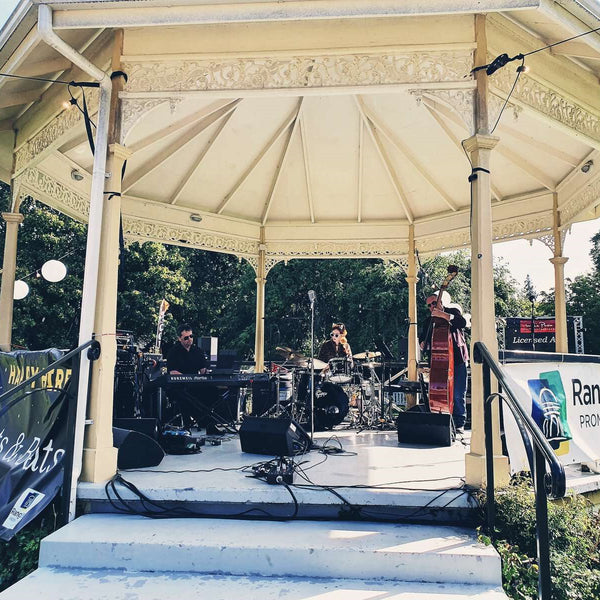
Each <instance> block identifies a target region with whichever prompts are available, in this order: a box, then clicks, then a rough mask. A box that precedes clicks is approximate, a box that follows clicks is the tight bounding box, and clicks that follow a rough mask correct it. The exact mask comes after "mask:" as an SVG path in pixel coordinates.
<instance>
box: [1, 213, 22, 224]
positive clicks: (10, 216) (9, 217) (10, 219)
mask: <svg viewBox="0 0 600 600" xmlns="http://www.w3.org/2000/svg"><path fill="white" fill-rule="evenodd" d="M2 218H3V219H4V220H5V221H6V222H7V223H22V222H23V219H24V218H25V216H24V215H23V214H21V213H11V212H3V213H2Z"/></svg>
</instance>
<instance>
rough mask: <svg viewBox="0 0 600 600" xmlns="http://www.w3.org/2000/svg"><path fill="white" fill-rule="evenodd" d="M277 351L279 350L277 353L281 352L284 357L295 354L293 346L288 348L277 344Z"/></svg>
mask: <svg viewBox="0 0 600 600" xmlns="http://www.w3.org/2000/svg"><path fill="white" fill-rule="evenodd" d="M275 352H277V354H280V355H281V356H284V357H286V358H287V357H288V356H290V355H291V354H294V351H293V350H292V349H291V348H288V347H287V346H277V347H276V348H275Z"/></svg>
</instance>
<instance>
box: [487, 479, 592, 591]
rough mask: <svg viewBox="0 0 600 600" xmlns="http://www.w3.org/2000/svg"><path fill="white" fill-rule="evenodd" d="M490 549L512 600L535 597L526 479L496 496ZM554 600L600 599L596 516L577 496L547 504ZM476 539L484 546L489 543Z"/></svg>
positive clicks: (531, 511)
mask: <svg viewBox="0 0 600 600" xmlns="http://www.w3.org/2000/svg"><path fill="white" fill-rule="evenodd" d="M496 510H497V513H496V530H495V542H494V545H495V547H496V549H497V550H498V552H499V554H500V556H501V557H502V574H503V583H504V589H505V591H506V592H507V594H508V595H509V596H510V597H511V598H515V599H524V598H531V599H532V600H534V599H536V598H537V577H538V565H537V559H536V537H535V522H536V520H535V503H534V496H533V492H532V489H531V482H530V479H528V478H516V479H515V481H514V485H512V486H510V487H508V488H506V489H504V490H500V491H499V492H498V493H497V494H496ZM548 522H549V530H550V557H551V573H552V584H553V590H554V592H553V598H554V600H596V599H597V598H600V516H599V515H598V513H596V512H594V511H593V510H592V507H591V505H590V504H589V502H588V501H587V500H586V499H585V498H583V497H582V496H570V497H567V498H565V499H564V500H562V501H557V502H549V503H548ZM480 539H481V540H482V541H484V542H487V543H489V542H490V538H489V537H488V536H485V535H481V536H480Z"/></svg>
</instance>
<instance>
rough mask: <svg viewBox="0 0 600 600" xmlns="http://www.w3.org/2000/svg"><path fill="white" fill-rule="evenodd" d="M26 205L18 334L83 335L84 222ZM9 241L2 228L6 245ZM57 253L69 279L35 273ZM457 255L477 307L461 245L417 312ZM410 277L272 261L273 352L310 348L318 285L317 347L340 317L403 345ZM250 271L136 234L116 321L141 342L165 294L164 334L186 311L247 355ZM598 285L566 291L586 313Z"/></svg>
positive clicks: (62, 341)
mask: <svg viewBox="0 0 600 600" xmlns="http://www.w3.org/2000/svg"><path fill="white" fill-rule="evenodd" d="M0 192H2V193H1V195H0V203H1V204H2V210H7V209H8V206H9V204H8V197H9V196H8V188H7V187H6V186H3V188H2V189H1V190H0ZM21 210H22V212H23V214H24V215H25V220H24V223H23V225H22V227H21V229H20V233H19V246H18V263H17V278H19V277H25V276H28V277H27V282H28V283H29V285H30V287H31V291H30V294H29V295H28V296H27V297H26V298H25V299H24V300H20V301H15V313H14V332H13V342H14V344H16V345H19V346H23V347H27V348H31V349H37V348H43V347H49V346H57V347H71V346H73V345H75V344H76V342H77V336H78V328H79V323H78V319H79V311H80V303H81V287H82V278H83V266H84V257H85V243H86V229H87V228H86V225H85V224H81V223H78V222H76V221H73V220H72V219H70V218H69V217H66V216H65V215H63V214H61V213H59V212H57V211H55V210H52V209H50V208H48V207H45V206H43V205H41V204H39V203H38V202H36V201H34V200H32V199H26V200H25V201H24V202H23V204H22V207H21ZM3 244H4V235H3V230H2V231H0V250H1V249H2V247H3ZM65 255H66V256H65ZM61 256H65V258H64V262H65V263H66V264H67V265H68V275H67V277H66V278H65V279H64V280H63V281H61V282H59V283H50V282H47V281H45V280H43V279H41V278H37V277H36V276H35V273H36V271H37V270H39V268H40V267H41V265H42V264H43V263H44V262H45V261H46V260H48V259H50V258H59V257H61ZM595 257H596V259H595V265H596V267H595V275H594V277H596V279H595V280H594V281H595V284H594V285H596V288H597V287H598V278H599V277H600V276H599V275H598V265H600V238H599V239H598V240H596V242H595ZM450 264H455V265H457V266H458V267H459V273H458V275H457V277H456V278H455V279H454V281H453V282H452V283H451V284H450V287H449V290H448V291H449V293H450V294H451V297H452V302H455V303H458V304H460V305H461V307H462V309H463V312H470V290H471V268H470V258H469V255H468V254H467V253H466V252H454V253H450V254H447V255H441V256H437V257H435V258H433V259H431V260H427V261H424V262H423V264H422V267H421V269H420V271H419V283H418V295H419V301H418V319H419V321H422V320H423V319H424V318H425V317H426V316H427V314H428V311H427V308H426V306H425V302H424V300H425V298H426V297H427V296H428V295H429V294H431V293H432V292H434V291H436V290H437V289H438V288H439V285H440V283H441V282H442V281H443V279H444V277H445V275H446V273H447V267H448V265H450ZM494 275H495V309H496V314H497V315H498V316H515V315H518V314H520V313H522V312H523V309H524V306H525V305H524V292H523V291H522V290H521V288H520V287H519V285H518V284H517V282H516V281H515V280H514V279H513V278H512V277H511V275H510V272H509V270H508V268H507V266H506V265H505V264H503V263H497V264H496V265H495V267H494ZM590 277H591V276H590ZM405 278H406V274H405V273H404V271H403V270H402V268H401V267H400V266H398V265H397V264H395V263H393V262H386V261H382V260H375V259H345V260H331V259H327V260H325V259H324V260H292V261H289V263H287V264H285V263H279V264H277V265H275V267H273V269H272V270H271V271H270V272H269V275H268V279H267V286H266V299H265V351H266V356H267V358H270V357H272V358H276V355H275V354H274V353H273V350H274V349H275V347H276V346H289V347H292V348H294V349H300V350H303V351H305V352H306V351H309V350H310V303H309V300H308V296H307V292H308V290H309V289H312V290H315V292H316V296H317V301H316V305H315V345H316V346H317V347H318V345H319V344H321V343H322V342H323V341H324V340H325V339H327V338H328V334H329V329H330V327H331V324H332V323H333V322H340V321H341V322H343V323H345V324H346V326H347V328H348V340H349V342H350V344H351V346H352V348H353V351H354V352H361V351H363V350H373V349H374V348H375V342H376V341H377V340H380V339H381V340H383V341H385V342H386V343H387V344H388V345H389V346H390V348H391V349H392V351H393V352H394V353H396V352H397V351H398V350H399V348H400V346H401V345H402V340H403V339H404V338H406V337H407V335H408V325H409V324H408V319H407V317H408V308H407V307H408V287H407V283H406V279H405ZM254 280H255V273H254V270H253V269H252V267H251V266H250V265H249V264H248V263H247V262H246V261H240V260H238V259H237V258H236V257H233V256H229V255H225V254H217V253H214V252H205V251H200V250H195V249H192V248H183V247H178V246H167V245H164V244H158V243H154V242H147V243H144V244H139V243H132V244H128V245H126V246H125V247H124V248H123V249H122V252H121V257H120V271H119V293H118V305H117V319H118V322H117V327H118V328H119V329H124V330H130V331H132V332H133V333H134V335H135V337H136V339H137V340H138V341H139V342H140V345H142V346H144V345H151V344H153V342H154V336H155V332H156V323H157V318H158V311H159V306H160V301H161V300H162V299H163V298H165V299H166V300H167V301H168V302H169V304H170V309H169V312H168V313H167V317H166V326H165V333H164V337H163V339H164V340H167V341H172V340H174V339H175V336H176V333H175V330H176V326H177V324H179V323H180V322H189V323H191V324H192V326H193V327H194V328H195V330H196V332H197V333H198V334H201V335H214V336H218V337H219V344H220V347H221V348H232V349H237V350H238V351H240V352H241V354H242V355H243V356H244V358H251V356H252V352H253V349H254V328H255V321H254V314H255V303H256V284H255V281H254ZM590 285H591V283H590V282H589V281H588V279H585V277H584V278H577V279H576V280H574V281H573V283H572V284H571V288H570V290H569V301H570V303H571V306H572V307H577V309H575V308H574V310H577V311H578V312H577V314H586V313H585V311H583V308H584V302H583V299H584V295H585V291H584V289H583V288H586V286H587V288H586V289H589V286H590ZM595 297H598V294H596V295H595ZM588 300H589V298H588ZM586 306H587V307H589V302H588V303H587V305H586ZM580 307H581V309H580ZM599 308H600V306H599ZM596 322H598V323H600V319H596ZM590 325H591V324H590ZM599 327H600V325H599Z"/></svg>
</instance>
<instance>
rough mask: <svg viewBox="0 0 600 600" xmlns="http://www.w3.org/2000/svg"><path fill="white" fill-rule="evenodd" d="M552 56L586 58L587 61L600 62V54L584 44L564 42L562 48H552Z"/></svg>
mask: <svg viewBox="0 0 600 600" xmlns="http://www.w3.org/2000/svg"><path fill="white" fill-rule="evenodd" d="M557 41H558V40H557ZM550 54H554V55H555V56H574V57H575V58H585V59H587V60H600V53H598V51H597V50H594V49H593V48H590V46H588V45H587V44H585V43H583V42H564V43H563V44H560V46H554V47H553V48H550Z"/></svg>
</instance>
